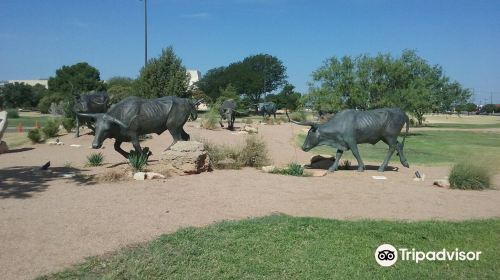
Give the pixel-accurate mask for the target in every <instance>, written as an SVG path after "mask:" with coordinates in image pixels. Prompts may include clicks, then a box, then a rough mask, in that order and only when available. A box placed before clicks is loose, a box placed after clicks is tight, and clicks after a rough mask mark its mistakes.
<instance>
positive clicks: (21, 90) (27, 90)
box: [2, 83, 46, 108]
mask: <svg viewBox="0 0 500 280" xmlns="http://www.w3.org/2000/svg"><path fill="white" fill-rule="evenodd" d="M45 91H46V89H45V87H44V86H42V85H39V84H37V85H35V86H30V85H27V84H25V83H13V84H6V85H5V86H4V87H3V89H2V99H3V106H5V107H6V108H33V107H36V106H37V104H38V101H39V100H40V98H41V96H42V95H43V94H44V93H45Z"/></svg>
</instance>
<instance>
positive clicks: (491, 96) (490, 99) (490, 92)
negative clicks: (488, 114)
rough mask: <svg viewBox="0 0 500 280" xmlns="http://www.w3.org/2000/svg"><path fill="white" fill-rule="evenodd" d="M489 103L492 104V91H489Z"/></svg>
mask: <svg viewBox="0 0 500 280" xmlns="http://www.w3.org/2000/svg"><path fill="white" fill-rule="evenodd" d="M490 104H493V92H491V91H490Z"/></svg>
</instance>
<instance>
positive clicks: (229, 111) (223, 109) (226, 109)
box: [219, 99, 236, 130]
mask: <svg viewBox="0 0 500 280" xmlns="http://www.w3.org/2000/svg"><path fill="white" fill-rule="evenodd" d="M219 114H220V117H221V119H220V121H219V124H220V126H221V127H224V125H223V124H222V120H227V128H228V129H229V130H233V129H234V121H235V119H236V102H235V101H234V100H232V99H228V100H225V101H224V102H223V103H222V105H221V106H220V108H219Z"/></svg>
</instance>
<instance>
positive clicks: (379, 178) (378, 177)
mask: <svg viewBox="0 0 500 280" xmlns="http://www.w3.org/2000/svg"><path fill="white" fill-rule="evenodd" d="M372 178H373V179H375V180H387V177H385V176H372Z"/></svg>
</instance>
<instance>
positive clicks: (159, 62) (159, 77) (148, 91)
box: [137, 47, 189, 98]
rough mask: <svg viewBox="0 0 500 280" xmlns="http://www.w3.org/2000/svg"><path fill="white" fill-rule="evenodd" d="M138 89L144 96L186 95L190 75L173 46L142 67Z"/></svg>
mask: <svg viewBox="0 0 500 280" xmlns="http://www.w3.org/2000/svg"><path fill="white" fill-rule="evenodd" d="M137 82H138V89H139V92H140V94H141V95H142V96H144V97H147V98H158V97H162V96H167V95H175V96H181V97H186V96H187V90H188V84H189V75H188V74H187V72H186V68H185V67H184V66H183V65H182V61H181V59H180V58H179V57H177V56H176V55H175V53H174V49H173V48H172V47H168V48H166V49H163V50H162V53H161V55H160V57H158V58H152V59H150V60H149V61H148V63H147V65H146V66H145V67H143V68H142V69H141V72H140V75H139V78H138V80H137Z"/></svg>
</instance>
